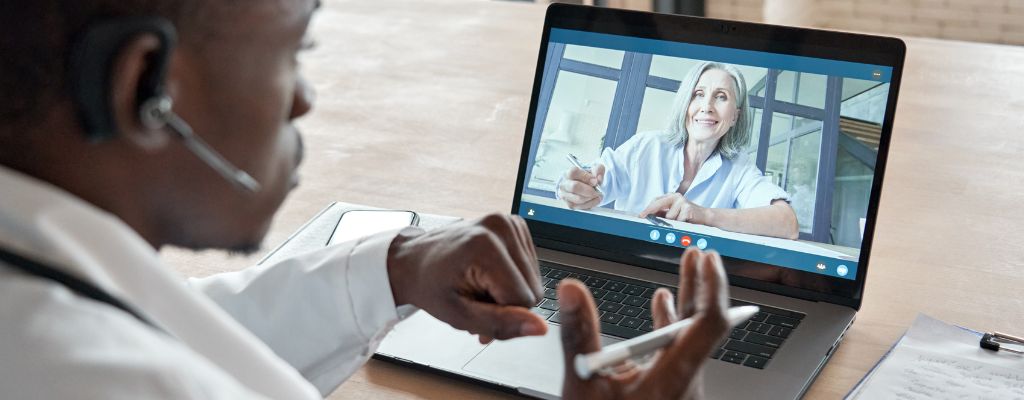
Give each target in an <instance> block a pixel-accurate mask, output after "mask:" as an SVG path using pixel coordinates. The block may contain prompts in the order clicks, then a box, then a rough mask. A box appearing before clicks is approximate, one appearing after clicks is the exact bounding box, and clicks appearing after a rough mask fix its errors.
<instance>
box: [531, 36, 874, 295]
mask: <svg viewBox="0 0 1024 400" xmlns="http://www.w3.org/2000/svg"><path fill="white" fill-rule="evenodd" d="M549 37H550V42H549V45H548V52H547V56H546V58H545V64H544V65H545V69H544V74H543V81H542V83H541V93H540V95H539V99H538V107H537V114H536V116H535V117H536V119H535V124H534V132H533V135H532V137H531V147H530V153H529V157H530V158H529V159H530V163H528V165H527V168H526V177H525V185H524V188H523V193H522V198H521V206H520V213H521V214H522V215H523V217H525V218H529V219H534V220H538V221H544V222H549V223H554V224H559V225H564V226H570V227H574V228H578V229H586V230H590V231H595V232H600V233H605V234H612V235H617V236H621V237H627V238H631V239H637V240H644V241H648V242H651V243H658V244H660V245H662V246H671V247H677V248H680V249H683V248H687V247H698V248H700V249H706V250H710V249H714V250H717V251H718V252H719V253H721V254H722V255H724V256H727V257H732V258H736V259H741V260H747V261H753V262H756V263H764V264H769V265H773V266H778V267H784V268H788V269H795V270H800V271H806V272H813V273H817V274H822V275H825V276H829V277H834V278H842V279H848V280H853V279H856V277H857V264H858V260H859V257H860V250H861V243H862V240H863V238H864V227H865V224H866V216H867V210H868V202H869V196H870V193H871V187H872V182H873V180H874V177H875V174H874V171H875V162H876V159H877V158H878V157H877V156H878V146H879V141H880V138H881V132H882V123H883V118H884V116H885V110H886V106H887V101H888V94H889V85H890V84H889V81H890V78H891V74H892V69H891V68H890V67H886V66H879V65H868V64H858V63H850V62H844V61H836V60H828V59H817V58H808V57H801V56H792V55H785V54H774V53H764V52H756V51H748V50H739V49H729V48H721V47H712V46H704V45H695V44H688V43H678V42H668V41H660V40H652V39H640V38H632V37H625V36H616V35H606V34H597V33H590V32H581V31H572V30H562V29H552V31H551V35H550V36H549Z"/></svg>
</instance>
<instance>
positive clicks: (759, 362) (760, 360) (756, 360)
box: [743, 356, 768, 369]
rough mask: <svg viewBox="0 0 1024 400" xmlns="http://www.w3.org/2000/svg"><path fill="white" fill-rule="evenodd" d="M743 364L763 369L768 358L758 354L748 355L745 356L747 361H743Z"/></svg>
mask: <svg viewBox="0 0 1024 400" xmlns="http://www.w3.org/2000/svg"><path fill="white" fill-rule="evenodd" d="M743 365H745V366H748V367H753V368H757V369H764V366H765V365H768V359H767V358H764V357H758V356H749V357H747V361H744V362H743Z"/></svg>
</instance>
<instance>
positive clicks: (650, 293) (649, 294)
mask: <svg viewBox="0 0 1024 400" xmlns="http://www.w3.org/2000/svg"><path fill="white" fill-rule="evenodd" d="M640 296H641V297H643V298H645V299H651V298H654V289H651V288H647V289H646V290H644V294H642V295H640Z"/></svg>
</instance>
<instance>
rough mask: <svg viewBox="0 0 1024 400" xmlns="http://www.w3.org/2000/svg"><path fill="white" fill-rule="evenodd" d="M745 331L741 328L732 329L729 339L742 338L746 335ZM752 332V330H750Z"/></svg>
mask: <svg viewBox="0 0 1024 400" xmlns="http://www.w3.org/2000/svg"><path fill="white" fill-rule="evenodd" d="M747 333H748V332H747V331H745V330H742V329H738V328H737V329H733V330H732V333H730V334H729V338H730V339H736V340H743V337H744V336H747ZM751 333H752V332H751Z"/></svg>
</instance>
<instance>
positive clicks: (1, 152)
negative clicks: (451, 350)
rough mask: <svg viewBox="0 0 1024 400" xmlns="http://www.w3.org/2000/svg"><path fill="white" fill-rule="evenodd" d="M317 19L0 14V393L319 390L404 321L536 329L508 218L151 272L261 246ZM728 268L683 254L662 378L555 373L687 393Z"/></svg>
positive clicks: (600, 387)
mask: <svg viewBox="0 0 1024 400" xmlns="http://www.w3.org/2000/svg"><path fill="white" fill-rule="evenodd" d="M318 6H319V4H318V3H315V1H314V0H252V1H245V2H234V1H228V0H206V1H204V0H184V1H172V0H164V1H159V0H150V1H147V0H76V1H70V2H69V1H56V0H6V1H4V2H3V4H2V5H0V199H2V202H0V397H4V398H104V399H106V398H231V399H235V398H257V397H266V398H287V399H301V398H318V397H320V396H322V395H323V394H326V393H329V392H330V391H331V390H333V389H334V388H335V387H336V386H337V385H338V384H340V382H341V381H343V380H344V379H345V378H347V377H348V376H349V375H351V374H352V373H353V372H354V371H355V370H356V369H358V368H359V366H360V365H361V364H362V363H363V362H365V360H366V359H367V358H368V357H369V356H370V355H371V354H372V353H373V351H374V349H375V348H376V345H377V343H378V342H379V341H380V339H381V338H382V337H383V335H384V334H386V332H387V331H388V329H389V328H390V327H391V326H393V325H394V324H395V323H397V322H398V321H399V320H401V318H403V317H404V316H406V315H408V314H409V313H410V312H412V310H415V309H416V308H420V309H423V310H425V311H427V312H430V313H431V314H433V315H435V316H436V317H438V318H440V319H442V320H444V321H446V322H448V323H449V324H451V325H452V326H454V327H456V328H459V329H464V330H467V331H469V332H472V333H474V334H478V335H480V337H481V340H482V341H489V340H492V339H509V338H514V337H519V336H527V335H540V334H544V333H545V332H546V325H545V324H544V322H543V321H542V320H541V319H540V318H538V317H537V316H535V315H534V314H532V313H531V312H529V310H528V308H529V307H530V306H532V305H534V304H536V302H537V299H538V298H540V294H541V291H540V290H541V288H540V285H539V278H538V275H537V272H536V271H537V257H536V253H535V250H534V247H533V243H532V241H531V239H530V235H529V232H528V230H527V227H526V224H525V222H524V221H523V220H521V219H520V218H518V217H514V216H509V215H500V214H495V215H490V216H487V217H484V218H481V219H478V220H475V221H470V222H466V223H462V224H459V225H456V226H452V227H449V228H445V229H440V230H437V231H433V232H429V233H425V232H422V231H420V230H417V229H413V228H408V229H405V230H402V231H399V232H389V233H384V234H380V235H376V236H372V237H368V238H363V239H360V240H357V241H354V242H350V243H344V244H341V245H336V246H331V247H328V248H325V249H323V250H321V251H316V252H313V253H310V254H307V255H304V256H301V257H298V258H295V259H291V260H287V261H284V262H281V263H278V264H275V265H267V266H259V267H253V268H250V269H247V270H244V271H240V272H237V273H229V274H221V275H217V276H213V277H210V278H206V279H201V280H194V281H191V282H189V283H188V284H186V283H183V282H182V281H180V280H179V279H178V278H177V277H176V276H174V275H173V274H172V273H171V272H170V271H168V270H167V269H166V268H165V267H164V266H163V265H162V264H161V262H160V260H159V259H158V258H157V253H156V250H158V249H159V248H160V247H162V246H164V245H177V246H183V247H189V248H195V249H204V248H220V249H229V250H236V251H252V250H255V249H256V248H258V246H259V243H260V241H261V239H262V237H263V235H264V234H265V232H266V230H267V228H268V225H269V222H270V219H271V217H272V215H273V214H274V212H275V211H276V209H277V208H278V207H279V205H280V204H281V202H282V201H283V199H284V198H285V196H286V195H287V193H288V192H289V191H290V189H291V188H292V187H294V185H295V182H296V173H295V171H296V167H297V166H298V164H299V162H300V159H301V151H302V148H301V141H300V138H299V135H298V132H297V131H296V130H295V128H294V127H293V125H292V121H293V120H295V119H296V118H298V117H301V116H302V115H304V114H306V113H307V112H308V111H309V110H310V108H311V97H312V96H311V91H310V87H309V86H308V85H307V84H306V82H305V81H304V80H303V79H302V78H301V77H300V76H299V73H298V66H297V62H296V57H297V53H298V52H299V51H300V50H301V49H302V48H303V47H304V43H305V42H304V41H305V39H304V38H305V35H306V27H307V25H308V22H309V18H310V16H311V14H312V13H313V12H314V11H315V9H316V8H317V7H318ZM200 135H202V139H200ZM215 149H216V150H215ZM720 264H721V261H720V260H719V259H718V258H717V255H714V254H701V253H700V252H697V251H694V252H690V253H687V254H686V255H685V256H684V261H683V262H682V266H683V268H682V270H681V274H680V276H681V277H682V279H683V281H682V284H681V285H680V301H679V303H678V304H679V307H678V309H679V312H678V313H677V312H676V311H675V309H676V308H677V307H676V306H674V305H673V302H672V301H671V295H670V294H669V293H668V292H667V291H665V290H662V291H659V292H658V293H657V294H656V296H655V299H654V303H653V314H654V319H655V321H656V322H657V324H658V325H659V326H662V325H665V324H668V323H670V322H672V321H675V320H677V319H678V318H679V317H684V316H690V315H696V316H697V323H696V324H695V326H694V329H691V330H690V331H689V333H686V334H684V335H683V336H680V337H679V338H677V340H676V342H675V343H674V344H673V345H672V346H670V347H669V348H668V349H666V350H665V352H664V353H663V355H662V356H661V357H660V358H659V359H658V360H657V361H656V362H655V363H654V364H653V365H654V366H653V367H650V368H641V369H636V368H634V369H632V370H629V371H625V372H623V373H621V374H618V375H612V376H604V377H599V378H592V379H589V380H586V381H582V380H579V379H577V378H576V377H575V375H574V374H572V373H568V374H567V378H566V385H565V387H566V389H565V390H566V392H565V394H566V395H567V397H588V398H598V397H637V398H640V397H644V398H650V397H652V396H654V397H676V398H678V397H680V396H681V395H684V394H688V393H689V394H693V393H694V390H695V389H696V388H698V387H699V385H694V384H692V383H693V382H695V379H694V377H695V376H697V374H698V372H699V370H700V368H699V367H700V365H701V364H702V363H703V361H704V360H705V359H706V358H707V355H708V354H709V353H710V351H711V348H712V346H714V345H715V344H716V343H717V342H718V340H719V339H720V338H721V337H722V335H724V333H725V331H726V328H727V327H726V325H725V322H724V318H723V317H722V308H723V307H724V304H725V301H726V295H725V290H726V289H725V288H726V285H725V278H724V274H723V272H722V269H721V267H720ZM559 292H560V296H561V299H562V302H563V308H562V312H563V314H564V317H563V325H564V326H565V329H563V330H562V331H563V342H564V344H565V346H564V347H565V352H566V357H567V360H568V359H571V357H573V356H574V355H575V354H577V353H581V352H592V351H595V350H597V349H598V348H599V339H598V336H597V316H596V314H595V311H594V305H593V300H592V299H591V298H590V296H589V295H588V293H587V291H586V289H585V288H584V287H583V286H582V285H581V284H579V283H578V282H567V283H565V284H563V285H561V287H560V289H559ZM382 293H383V295H381V294H382ZM388 294H390V295H388ZM567 364H568V363H567Z"/></svg>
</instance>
